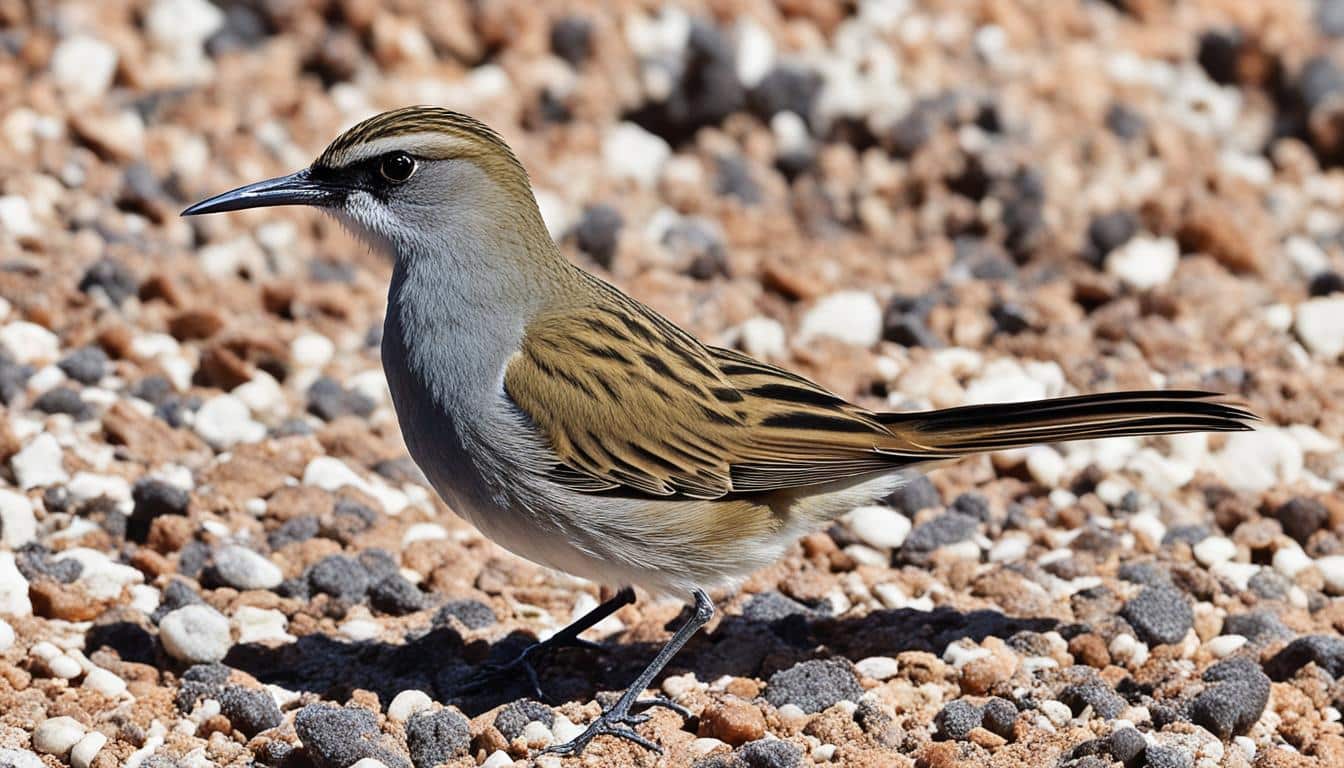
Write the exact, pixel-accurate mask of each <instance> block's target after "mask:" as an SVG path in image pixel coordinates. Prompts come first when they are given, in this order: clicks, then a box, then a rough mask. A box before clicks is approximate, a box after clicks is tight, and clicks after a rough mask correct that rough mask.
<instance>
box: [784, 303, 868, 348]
mask: <svg viewBox="0 0 1344 768" xmlns="http://www.w3.org/2000/svg"><path fill="white" fill-rule="evenodd" d="M821 337H827V338H832V339H835V340H837V341H841V342H844V343H845V344H852V345H853V346H856V347H871V346H873V345H874V344H876V343H877V342H878V341H879V340H881V338H882V305H881V304H878V303H877V298H876V297H874V296H873V295H872V294H871V293H868V292H867V291H840V292H839V293H833V294H831V295H830V296H827V297H825V298H823V299H822V300H821V301H818V302H817V303H816V305H815V306H813V307H812V308H811V309H809V310H808V311H807V314H805V315H803V320H802V324H801V328H800V329H799V331H798V338H799V341H800V342H801V343H804V344H806V343H808V342H811V341H813V340H815V339H818V338H821Z"/></svg>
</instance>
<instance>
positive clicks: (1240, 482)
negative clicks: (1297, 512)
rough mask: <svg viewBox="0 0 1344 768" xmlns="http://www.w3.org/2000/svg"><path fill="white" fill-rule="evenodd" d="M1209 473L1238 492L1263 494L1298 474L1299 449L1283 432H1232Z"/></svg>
mask: <svg viewBox="0 0 1344 768" xmlns="http://www.w3.org/2000/svg"><path fill="white" fill-rule="evenodd" d="M1212 459H1213V465H1212V467H1211V468H1212V469H1213V470H1214V471H1215V472H1217V473H1218V474H1220V475H1221V476H1222V477H1224V478H1226V480H1227V484H1228V485H1230V486H1232V487H1233V488H1235V489H1237V490H1239V491H1263V490H1267V489H1269V488H1271V487H1273V486H1274V485H1276V484H1279V483H1281V482H1282V483H1292V482H1294V481H1296V480H1297V479H1298V478H1299V477H1300V476H1301V474H1302V469H1303V466H1304V459H1303V456H1302V447H1301V446H1300V445H1299V444H1298V443H1297V441H1296V440H1294V439H1293V438H1292V437H1291V436H1290V435H1289V434H1288V433H1287V432H1286V431H1285V430H1282V429H1277V428H1275V427H1266V426H1262V427H1257V428H1256V430H1255V431H1254V432H1233V433H1232V434H1229V435H1228V436H1227V442H1226V443H1224V445H1223V450H1222V451H1220V452H1218V453H1217V454H1215V455H1214V456H1213V457H1212Z"/></svg>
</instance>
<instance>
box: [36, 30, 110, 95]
mask: <svg viewBox="0 0 1344 768" xmlns="http://www.w3.org/2000/svg"><path fill="white" fill-rule="evenodd" d="M116 72H117V49H116V48H114V47H112V46H111V45H109V44H107V43H105V42H103V41H102V40H99V39H98V38H96V37H92V36H89V35H71V36H69V37H67V38H65V39H64V40H62V41H61V42H60V44H59V45H57V46H56V50H54V51H52V54H51V76H52V79H53V80H54V81H55V82H56V85H57V87H58V88H60V89H61V91H62V92H63V93H65V94H67V95H69V96H71V97H73V98H75V99H76V100H78V101H80V102H87V101H92V100H93V99H95V98H97V97H99V96H102V95H103V94H104V93H106V92H107V89H108V87H110V86H111V85H112V78H113V76H114V75H115V74H116Z"/></svg>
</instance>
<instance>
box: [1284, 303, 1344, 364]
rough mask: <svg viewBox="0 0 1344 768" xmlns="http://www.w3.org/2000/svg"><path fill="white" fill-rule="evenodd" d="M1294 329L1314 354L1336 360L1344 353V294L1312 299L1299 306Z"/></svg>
mask: <svg viewBox="0 0 1344 768" xmlns="http://www.w3.org/2000/svg"><path fill="white" fill-rule="evenodd" d="M1293 330H1294V331H1295V332H1296V333H1297V337H1298V338H1299V339H1301V340H1302V343H1303V344H1304V345H1305V346H1306V347H1307V349H1309V350H1311V351H1312V352H1313V353H1315V354H1317V355H1320V356H1322V357H1324V358H1326V359H1329V360H1334V359H1336V358H1338V357H1339V356H1340V354H1341V353H1344V296H1340V295H1332V296H1325V297H1321V298H1315V299H1309V300H1307V301H1304V302H1302V303H1301V304H1299V305H1297V312H1296V314H1295V317H1294V320H1293Z"/></svg>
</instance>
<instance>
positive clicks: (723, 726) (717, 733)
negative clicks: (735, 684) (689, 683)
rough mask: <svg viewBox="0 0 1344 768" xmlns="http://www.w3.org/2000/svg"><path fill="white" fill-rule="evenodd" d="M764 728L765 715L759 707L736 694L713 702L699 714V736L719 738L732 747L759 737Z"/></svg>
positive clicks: (763, 733) (762, 734) (763, 732)
mask: <svg viewBox="0 0 1344 768" xmlns="http://www.w3.org/2000/svg"><path fill="white" fill-rule="evenodd" d="M765 728H766V725H765V715H763V714H761V710H760V708H759V707H757V706H755V705H754V704H752V703H751V702H748V701H743V700H742V699H739V698H737V697H736V696H732V697H728V698H725V699H724V700H722V701H716V702H713V703H711V704H710V705H709V706H707V707H705V709H704V711H702V712H701V714H700V731H699V735H700V736H702V737H709V738H714V739H719V740H720V741H723V742H724V743H727V744H731V745H732V746H734V747H736V746H740V745H742V744H745V743H747V742H749V741H755V740H756V739H759V738H761V737H762V736H764V735H765Z"/></svg>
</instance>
